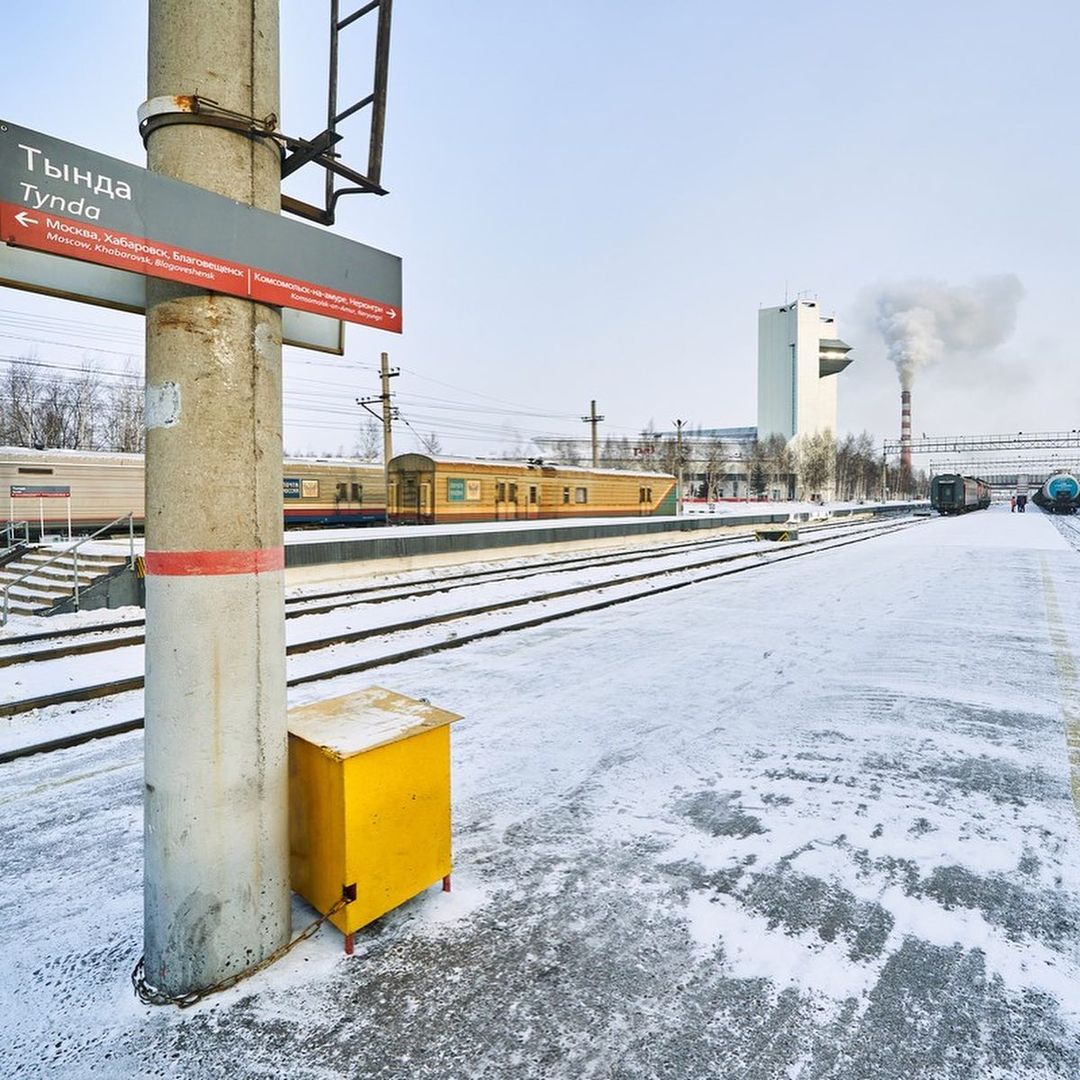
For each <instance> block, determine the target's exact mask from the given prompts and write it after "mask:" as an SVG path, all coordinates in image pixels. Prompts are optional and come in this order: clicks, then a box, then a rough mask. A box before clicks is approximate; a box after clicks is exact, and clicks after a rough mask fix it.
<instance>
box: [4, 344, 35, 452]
mask: <svg viewBox="0 0 1080 1080" xmlns="http://www.w3.org/2000/svg"><path fill="white" fill-rule="evenodd" d="M40 395H41V380H40V377H39V376H38V372H37V369H36V368H34V367H33V366H32V365H31V364H30V363H28V362H26V361H25V360H24V361H15V362H14V363H12V364H9V365H8V366H7V369H6V370H5V371H4V374H3V378H2V380H0V442H4V443H6V444H7V445H9V446H33V445H34V443H35V441H36V439H35V435H36V432H35V430H34V418H35V416H36V415H37V411H38V398H39V396H40Z"/></svg>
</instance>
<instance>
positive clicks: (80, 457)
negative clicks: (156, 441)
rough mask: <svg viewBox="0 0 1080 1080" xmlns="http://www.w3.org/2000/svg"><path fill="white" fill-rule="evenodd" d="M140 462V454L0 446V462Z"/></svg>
mask: <svg viewBox="0 0 1080 1080" xmlns="http://www.w3.org/2000/svg"><path fill="white" fill-rule="evenodd" d="M142 460H143V456H142V454H139V453H122V452H120V451H118V450H35V449H34V448H33V447H32V446H0V461H67V462H70V463H72V464H78V463H80V462H94V463H104V462H108V461H112V462H117V461H119V462H121V463H123V464H125V465H128V464H130V465H134V464H136V463H140V464H141V463H142Z"/></svg>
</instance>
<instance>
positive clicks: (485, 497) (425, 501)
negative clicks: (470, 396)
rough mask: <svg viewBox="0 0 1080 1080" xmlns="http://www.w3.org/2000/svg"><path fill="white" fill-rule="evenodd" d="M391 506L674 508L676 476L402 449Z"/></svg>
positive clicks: (394, 514)
mask: <svg viewBox="0 0 1080 1080" xmlns="http://www.w3.org/2000/svg"><path fill="white" fill-rule="evenodd" d="M387 513H388V517H389V520H390V521H391V522H392V523H397V524H404V525H413V524H422V525H430V524H436V523H440V524H441V523H446V522H468V521H528V520H530V519H536V520H542V519H551V518H586V517H648V516H652V515H664V514H674V513H675V477H674V476H671V475H669V474H667V473H656V472H625V471H622V470H618V469H583V468H577V467H572V466H565V465H548V464H543V463H534V462H518V461H469V460H465V459H459V458H449V457H432V456H430V455H427V454H400V455H398V456H397V457H395V458H393V459H392V460H391V462H390V469H389V489H388V498H387Z"/></svg>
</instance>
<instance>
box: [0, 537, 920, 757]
mask: <svg viewBox="0 0 1080 1080" xmlns="http://www.w3.org/2000/svg"><path fill="white" fill-rule="evenodd" d="M924 523H925V521H924V520H914V521H912V520H905V521H900V522H893V523H889V524H876V525H874V526H871V527H869V528H865V529H859V530H857V531H854V533H853V534H852V533H847V534H845V535H842V536H836V535H834V534H830V535H826V536H823V537H815V538H814V539H809V540H799V541H795V542H791V543H788V544H785V545H784V547H783V548H772V549H769V550H766V551H763V550H761V549H757V550H755V551H751V552H732V553H726V554H721V555H714V556H713V557H711V558H707V559H700V560H696V561H693V562H689V563H684V564H681V565H678V566H675V567H671V566H665V567H658V568H654V569H650V570H643V571H639V572H635V573H633V574H624V575H621V576H619V577H617V578H606V579H604V580H601V581H592V582H586V583H582V584H577V585H574V586H570V587H567V588H563V589H556V590H548V591H546V592H540V593H533V594H528V595H525V596H518V597H514V598H511V599H506V600H500V601H496V602H489V603H485V604H480V605H474V606H472V607H467V608H459V609H455V610H452V611H447V612H442V613H439V612H433V613H432V612H429V613H426V614H425V615H423V616H422V617H419V618H411V619H405V620H398V621H396V622H389V623H382V624H379V625H377V626H369V627H365V628H363V629H359V630H348V631H339V632H336V633H334V634H332V635H330V636H326V637H320V638H311V639H308V640H304V641H299V642H293V643H292V644H290V645H289V646H288V648H287V654H288V655H289V656H292V657H297V656H300V655H303V654H313V653H327V652H332V650H334V649H335V648H337V647H340V646H343V645H357V644H359V643H362V642H370V641H373V640H376V639H389V640H388V641H385V645H387V646H389V649H388V651H387V650H386V649H383V650H382V651H375V652H374V654H373V655H369V656H364V657H362V658H360V659H352V660H350V662H348V663H346V664H338V665H335V666H331V667H325V666H321V667H317V668H316V669H314V670H296V671H294V673H293V674H291V675H290V677H289V678H288V680H287V682H288V685H289V686H298V685H302V684H304V683H310V682H317V681H322V680H327V679H333V678H337V677H339V676H342V675H351V674H355V673H359V672H363V671H367V670H371V669H373V668H378V667H386V666H390V665H392V664H397V663H401V662H403V661H405V660H410V659H413V658H415V657H418V656H424V655H428V654H431V653H435V652H439V651H442V650H445V649H452V648H460V647H462V646H464V645H467V644H470V643H472V642H475V641H480V640H482V639H484V638H488V637H493V636H496V635H498V634H504V633H508V632H514V631H520V630H525V629H529V628H532V627H536V626H541V625H544V624H545V623H549V622H554V621H557V620H561V619H566V618H571V617H573V616H576V615H581V614H585V613H588V612H594V611H600V610H603V609H605V608H609V607H614V606H616V605H619V604H624V603H630V602H634V601H637V600H642V599H646V598H649V597H654V596H658V595H662V594H664V593H667V592H672V591H675V590H679V589H684V588H688V587H691V586H693V585H697V584H701V583H703V582H707V581H713V580H716V579H718V578H721V577H727V576H731V575H734V574H739V573H745V572H747V571H750V570H754V569H758V568H761V567H763V566H771V565H774V564H776V563H782V562H789V561H791V560H793V559H799V558H805V557H807V556H811V555H816V554H822V553H825V552H829V551H834V550H837V549H839V548H843V547H848V546H850V545H852V544H858V543H864V542H866V541H868V540H872V539H876V538H879V537H881V536H884V535H888V534H891V533H894V532H897V531H899V530H902V529H907V528H913V527H916V526H917V525H919V524H924ZM659 579H667V580H659ZM434 591H446V590H445V589H436V590H434ZM597 593H604V594H606V595H602V596H600V597H599V598H590V597H589V594H597ZM415 595H416V594H415V592H412V593H410V596H415ZM582 600H585V601H586V602H584V603H582V602H581V601H582ZM537 604H539V605H544V604H546V605H554V606H555V610H552V609H551V608H550V606H549V608H548V609H547V610H543V611H541V612H540V613H539V614H534V615H531V616H528V617H526V618H519V617H517V614H518V612H519V611H520V609H522V608H525V607H528V606H530V605H537ZM305 614H308V613H305ZM496 615H506V616H508V618H507V619H505V620H502V619H495V620H494V622H495V625H492V624H491V617H492V616H496ZM470 620H472V622H471V623H470ZM455 622H456V623H459V624H460V626H459V628H458V629H457V630H456V631H454V632H452V633H451V634H450V635H448V636H447V637H445V638H442V639H439V640H431V639H430V637H428V638H425V637H424V632H426V631H429V630H430V629H431V628H433V627H437V626H440V625H445V624H447V623H455ZM485 622H486V625H485ZM474 626H475V628H474ZM409 635H413V636H414V637H417V636H418V637H420V640H419V641H418V642H412V641H410V640H408V636H409ZM325 659H330V657H329V656H327V657H325ZM297 666H301V667H302V666H303V665H294V667H297ZM142 682H143V679H142V675H141V674H140V675H133V676H131V677H130V678H125V679H118V680H112V681H110V682H105V683H99V684H95V685H92V686H82V687H76V688H72V689H69V690H64V691H60V692H57V693H55V694H50V695H41V696H37V697H34V698H28V699H24V700H23V701H17V702H8V703H6V704H4V705H2V706H0V715H4V716H12V715H16V714H17V713H20V712H28V711H32V710H35V709H41V708H46V707H49V706H55V705H61V704H69V703H74V702H83V701H88V700H93V699H95V698H105V697H110V696H113V695H116V694H121V693H125V692H128V691H132V690H137V689H139V688H141V686H142ZM142 724H143V720H142V718H141V717H139V718H135V719H131V720H126V721H121V722H118V723H113V724H109V725H106V726H102V727H98V728H94V729H92V730H90V731H83V732H78V733H72V734H70V735H65V736H62V737H59V738H56V739H51V740H45V741H42V742H38V743H35V744H33V745H32V746H27V747H22V748H16V749H12V750H8V751H4V752H2V753H0V762H4V761H10V760H14V759H15V758H17V757H22V756H25V755H27V754H32V753H41V752H46V751H51V750H57V749H62V748H65V747H69V746H75V745H79V744H80V743H84V742H88V741H90V740H92V739H95V738H102V737H106V736H110V735H116V734H120V733H122V732H124V731H132V730H136V729H138V728H140V727H141V726H142Z"/></svg>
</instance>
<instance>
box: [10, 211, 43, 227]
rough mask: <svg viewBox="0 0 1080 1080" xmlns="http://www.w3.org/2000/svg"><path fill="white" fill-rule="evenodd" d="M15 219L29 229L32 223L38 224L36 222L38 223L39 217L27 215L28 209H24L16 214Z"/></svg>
mask: <svg viewBox="0 0 1080 1080" xmlns="http://www.w3.org/2000/svg"><path fill="white" fill-rule="evenodd" d="M15 220H16V221H17V222H18V223H19V224H20V225H21V226H22V227H23V228H24V229H29V228H30V226H31V225H36V224H37V223H38V219H37V218H34V217H27V215H26V211H25V210H24V211H22V212H21V213H19V214H16V215H15Z"/></svg>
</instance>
